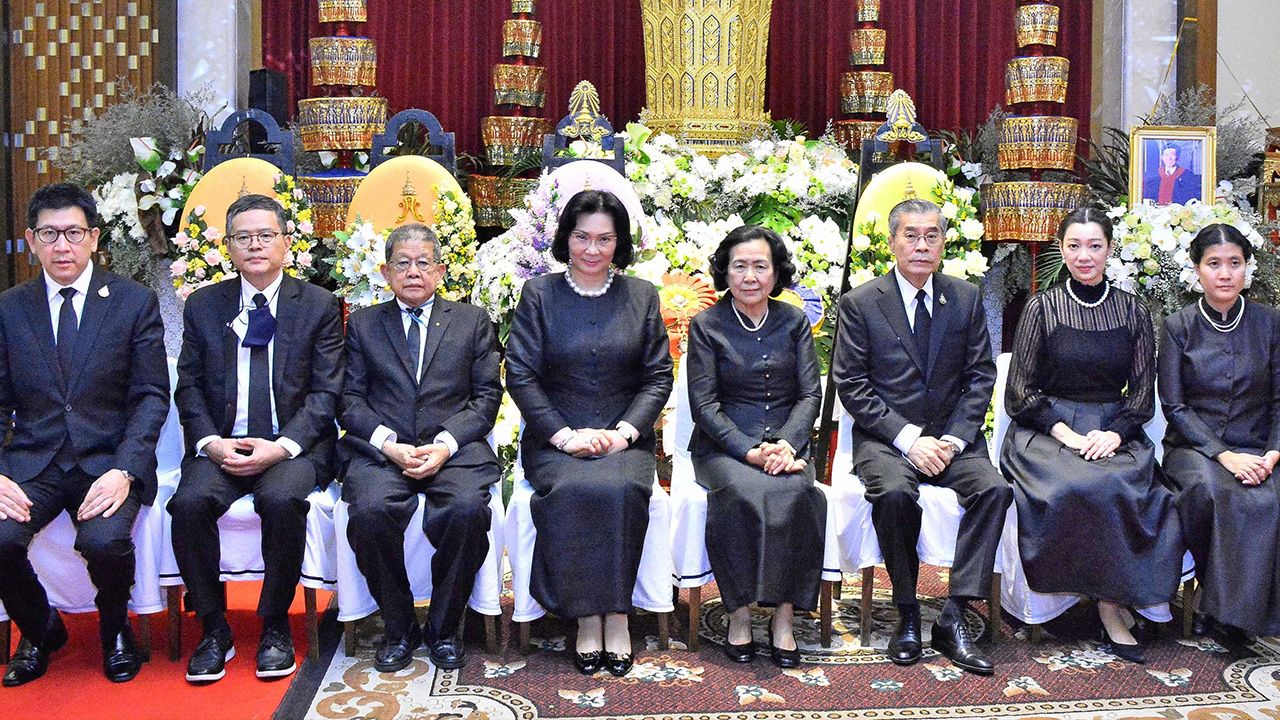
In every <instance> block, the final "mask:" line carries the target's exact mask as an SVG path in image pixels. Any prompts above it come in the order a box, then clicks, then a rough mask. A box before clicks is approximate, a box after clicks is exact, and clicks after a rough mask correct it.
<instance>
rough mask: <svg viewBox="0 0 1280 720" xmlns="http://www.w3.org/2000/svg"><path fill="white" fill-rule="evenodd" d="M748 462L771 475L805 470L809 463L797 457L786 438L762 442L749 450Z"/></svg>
mask: <svg viewBox="0 0 1280 720" xmlns="http://www.w3.org/2000/svg"><path fill="white" fill-rule="evenodd" d="M747 462H748V463H750V464H752V465H755V466H756V467H758V468H762V469H764V471H765V472H766V473H768V474H769V475H781V474H783V473H794V472H800V471H801V470H804V469H805V467H806V465H807V463H806V462H805V461H804V460H803V459H801V458H797V457H796V451H795V448H793V447H791V443H789V442H787V441H786V440H779V441H778V442H762V443H760V444H759V445H757V446H755V447H753V448H751V450H749V451H747Z"/></svg>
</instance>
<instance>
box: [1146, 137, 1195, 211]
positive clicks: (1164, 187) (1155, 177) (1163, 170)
mask: <svg viewBox="0 0 1280 720" xmlns="http://www.w3.org/2000/svg"><path fill="white" fill-rule="evenodd" d="M1148 142H1154V141H1148ZM1181 160H1182V148H1181V147H1180V146H1179V145H1176V144H1169V145H1165V146H1164V147H1163V148H1161V150H1160V165H1159V166H1158V167H1157V168H1156V169H1155V170H1154V171H1152V172H1151V173H1150V174H1148V175H1147V176H1146V177H1144V178H1143V179H1142V199H1143V200H1153V201H1155V203H1156V204H1157V205H1168V204H1169V203H1178V204H1179V205H1185V204H1187V203H1189V202H1191V201H1192V200H1198V199H1203V198H1201V197H1200V193H1201V187H1200V176H1199V175H1197V174H1195V173H1194V172H1192V171H1191V168H1189V167H1186V166H1185V165H1182V164H1181Z"/></svg>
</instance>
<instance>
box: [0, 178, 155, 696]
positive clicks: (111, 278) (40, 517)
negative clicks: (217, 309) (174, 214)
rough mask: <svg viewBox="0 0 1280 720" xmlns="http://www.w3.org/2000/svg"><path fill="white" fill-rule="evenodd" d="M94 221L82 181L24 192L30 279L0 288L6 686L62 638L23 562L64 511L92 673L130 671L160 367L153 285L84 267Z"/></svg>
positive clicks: (151, 497)
mask: <svg viewBox="0 0 1280 720" xmlns="http://www.w3.org/2000/svg"><path fill="white" fill-rule="evenodd" d="M97 225H98V210H97V207H96V206H95V205H94V201H93V197H92V196H90V195H89V193H87V192H85V191H84V190H83V189H82V188H78V187H76V186H74V185H69V184H65V183H63V184H57V185H47V186H45V187H42V188H40V189H39V190H37V191H36V193H35V195H33V196H32V198H31V202H30V204H29V205H28V207H27V226H28V228H27V232H26V237H27V247H29V248H31V250H32V251H33V252H35V254H36V257H37V258H39V260H40V266H41V272H40V275H39V276H37V277H35V278H33V279H32V280H29V281H27V282H25V283H23V284H22V285H19V286H18V287H15V288H13V289H11V290H8V291H6V292H5V293H4V294H3V295H0V412H3V416H4V419H5V425H6V427H5V431H6V432H7V431H9V430H12V433H13V435H12V437H11V439H10V441H9V444H8V446H7V447H0V601H3V602H4V605H5V608H6V609H7V610H8V612H9V615H10V616H11V617H12V618H13V620H14V621H15V622H16V623H17V625H18V628H19V629H20V630H21V631H22V643H21V644H20V645H19V646H18V653H17V655H15V656H14V658H13V661H12V662H11V663H10V664H9V668H8V672H6V673H5V676H4V684H5V685H8V686H13V685H21V684H23V683H26V682H30V681H32V680H35V679H36V678H38V677H40V676H41V675H43V674H44V673H45V670H46V669H47V668H48V665H49V655H50V653H52V652H54V651H55V650H57V649H58V648H60V647H62V645H63V644H65V643H66V641H67V630H66V628H65V627H64V626H63V624H62V619H61V617H60V616H59V615H58V612H57V611H56V610H54V609H53V608H52V607H50V606H49V599H48V596H47V595H46V594H45V591H44V587H43V586H41V584H40V581H39V579H37V577H36V574H35V571H34V570H33V569H32V567H31V563H30V561H29V560H28V559H27V547H28V546H29V545H30V544H31V539H32V538H33V537H34V536H35V534H36V533H37V532H39V531H40V530H41V528H43V527H44V526H46V525H48V524H49V523H50V522H52V521H53V520H54V518H56V517H57V516H58V515H59V514H60V513H61V512H62V511H63V510H66V511H67V512H68V513H70V514H71V518H72V522H74V523H75V526H76V543H75V547H76V550H78V551H79V552H80V554H81V555H83V556H84V558H85V560H86V561H87V562H88V565H89V577H90V578H91V579H92V580H93V584H94V586H95V587H96V588H97V589H98V595H97V598H96V602H97V606H98V614H99V623H100V624H99V629H100V632H101V637H102V652H103V671H104V672H105V673H106V676H107V678H108V679H110V680H112V681H114V682H124V681H126V680H131V679H132V678H133V677H134V676H135V675H137V674H138V669H139V668H140V666H141V659H140V656H139V654H138V649H137V647H136V646H135V644H134V640H133V634H132V632H131V631H130V628H129V617H128V602H129V588H131V587H132V586H133V576H134V554H133V539H132V535H131V533H132V530H133V521H134V519H135V518H136V517H137V515H138V510H139V509H140V508H141V507H142V505H144V504H146V505H150V504H151V503H152V502H154V501H155V496H156V441H157V439H158V438H159V437H160V426H161V425H163V424H164V419H165V417H166V416H167V415H168V412H169V372H168V367H167V365H166V361H165V356H164V325H163V324H162V323H161V321H160V306H159V304H158V303H157V302H156V294H155V293H154V292H152V291H151V290H148V289H147V288H144V287H142V286H141V285H138V284H137V283H134V282H132V281H130V280H127V279H125V278H122V277H120V276H119V275H114V274H112V273H109V272H106V271H105V270H102V269H100V268H94V267H93V265H92V263H91V260H92V258H93V253H94V252H95V251H96V250H97V249H98V228H97ZM11 413H12V414H13V422H12V424H11V423H10V414H11Z"/></svg>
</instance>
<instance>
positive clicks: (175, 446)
mask: <svg viewBox="0 0 1280 720" xmlns="http://www.w3.org/2000/svg"><path fill="white" fill-rule="evenodd" d="M177 379H178V372H177V361H176V360H174V359H173V358H169V392H170V394H171V395H172V392H173V386H174V384H175V383H176V382H177ZM182 447H183V446H182V426H181V425H179V424H178V411H177V408H176V407H175V406H174V404H173V401H172V400H170V402H169V415H168V417H167V418H165V421H164V426H163V427H162V428H161V429H160V440H159V442H158V443H157V444H156V461H157V467H156V476H157V478H158V479H159V484H160V485H162V486H163V485H165V484H166V483H172V482H175V481H174V480H173V478H175V477H176V476H177V474H178V467H179V466H180V465H181V464H182ZM164 500H165V498H162V497H161V496H160V495H159V494H157V496H156V501H155V502H154V503H153V504H151V505H150V506H147V507H143V508H141V509H140V510H139V511H138V518H137V519H136V520H135V521H134V523H133V544H134V557H135V562H136V565H135V568H134V574H133V578H134V580H133V589H132V591H130V597H129V609H130V610H131V611H133V612H135V613H137V614H138V621H139V635H140V636H141V637H140V642H139V649H140V650H141V651H142V652H143V653H145V655H146V657H147V658H148V659H149V658H150V657H151V615H152V614H154V613H158V612H161V611H162V610H164V606H165V597H164V594H163V593H161V592H160V583H159V581H158V578H159V571H158V565H159V560H160V554H161V550H160V546H161V538H162V535H163V518H164V516H165V515H166V513H165V512H164ZM75 540H76V531H75V526H74V525H72V523H71V516H70V515H68V514H67V513H66V512H63V513H62V514H60V515H59V516H58V517H57V518H55V519H54V521H53V522H51V523H49V525H48V526H46V527H45V528H44V529H43V530H41V531H40V532H39V533H37V534H36V536H35V538H34V539H33V540H32V541H31V548H30V550H29V555H28V557H30V558H31V565H32V566H33V567H34V568H35V570H36V574H37V575H38V576H39V577H40V582H41V584H43V585H44V588H45V592H46V593H48V595H49V603H50V604H51V605H53V607H55V608H57V609H58V610H61V611H63V612H70V613H82V612H96V611H97V607H96V606H95V605H94V602H93V599H94V596H95V595H96V594H97V590H96V589H95V588H94V586H93V582H92V581H91V580H90V579H89V570H88V567H87V566H86V565H85V562H84V558H83V557H81V556H80V553H78V552H76V550H75V547H74V546H75ZM8 660H9V615H8V613H7V612H6V611H5V609H4V605H3V604H0V662H8Z"/></svg>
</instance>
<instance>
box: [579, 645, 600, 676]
mask: <svg viewBox="0 0 1280 720" xmlns="http://www.w3.org/2000/svg"><path fill="white" fill-rule="evenodd" d="M573 667H574V668H575V669H577V671H578V672H580V673H582V674H583V675H595V674H596V673H598V672H600V671H601V670H603V669H604V651H603V650H595V651H592V652H585V653H583V652H575V653H574V654H573Z"/></svg>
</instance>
